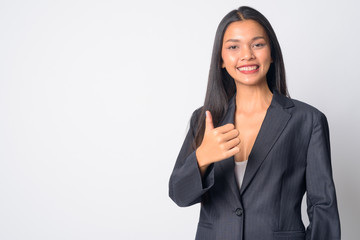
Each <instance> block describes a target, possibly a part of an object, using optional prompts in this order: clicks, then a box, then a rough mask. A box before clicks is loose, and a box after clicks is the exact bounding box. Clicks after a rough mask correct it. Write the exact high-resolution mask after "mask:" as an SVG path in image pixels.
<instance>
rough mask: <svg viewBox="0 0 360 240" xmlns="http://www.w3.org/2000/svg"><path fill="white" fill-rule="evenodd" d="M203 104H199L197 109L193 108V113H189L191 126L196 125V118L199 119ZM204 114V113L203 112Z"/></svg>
mask: <svg viewBox="0 0 360 240" xmlns="http://www.w3.org/2000/svg"><path fill="white" fill-rule="evenodd" d="M203 108H204V107H203V106H201V107H198V108H197V109H195V110H194V111H193V113H192V114H191V119H190V125H191V126H196V125H197V122H198V120H199V118H200V114H201V113H202V111H203ZM204 114H205V113H204Z"/></svg>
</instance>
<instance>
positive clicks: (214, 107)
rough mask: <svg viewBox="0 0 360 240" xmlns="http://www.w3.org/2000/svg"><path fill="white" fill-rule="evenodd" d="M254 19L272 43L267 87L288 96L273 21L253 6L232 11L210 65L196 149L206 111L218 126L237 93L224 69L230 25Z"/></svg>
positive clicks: (221, 27) (224, 21)
mask: <svg viewBox="0 0 360 240" xmlns="http://www.w3.org/2000/svg"><path fill="white" fill-rule="evenodd" d="M250 19H251V20H254V21H256V22H258V23H259V24H260V25H261V26H262V27H263V28H264V29H265V31H266V33H267V35H268V37H269V40H270V49H271V57H272V60H273V62H272V63H271V65H270V68H269V71H268V72H267V74H266V79H267V84H268V86H269V89H270V91H271V92H273V90H277V91H278V92H279V93H280V94H282V95H285V96H288V97H289V93H288V90H287V87H286V79H285V66H284V61H283V56H282V53H281V49H280V45H279V42H278V40H277V37H276V34H275V32H274V30H273V28H272V27H271V25H270V23H269V21H268V20H267V19H266V18H265V16H264V15H262V14H261V13H260V12H258V11H257V10H255V9H253V8H250V7H246V6H243V7H239V8H238V9H235V10H233V11H231V12H229V13H228V14H227V15H226V16H225V17H224V18H223V19H222V20H221V22H220V24H219V26H218V28H217V30H216V35H215V40H214V46H213V52H212V57H211V63H210V71H209V79H208V85H207V90H206V96H205V102H204V105H203V107H202V108H201V112H200V115H199V117H198V121H197V123H196V124H197V131H196V133H195V139H194V146H195V148H196V147H198V146H200V144H201V142H202V139H203V137H204V131H205V111H206V110H209V111H210V112H211V115H212V117H213V123H214V127H217V126H218V124H219V123H220V121H221V120H222V118H223V117H224V115H225V113H226V112H227V106H228V101H229V100H230V98H231V97H232V96H234V94H235V92H236V86H235V82H234V79H233V78H232V77H231V76H230V75H229V74H228V72H227V71H226V69H225V68H222V57H221V51H222V45H223V38H224V34H225V31H226V29H227V27H228V26H229V24H230V23H233V22H236V21H243V20H250Z"/></svg>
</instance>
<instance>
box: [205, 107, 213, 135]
mask: <svg viewBox="0 0 360 240" xmlns="http://www.w3.org/2000/svg"><path fill="white" fill-rule="evenodd" d="M205 114H206V119H205V131H208V130H212V129H214V124H213V121H212V116H211V113H210V111H206V112H205Z"/></svg>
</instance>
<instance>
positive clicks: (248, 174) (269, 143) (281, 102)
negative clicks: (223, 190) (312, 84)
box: [240, 91, 293, 194]
mask: <svg viewBox="0 0 360 240" xmlns="http://www.w3.org/2000/svg"><path fill="white" fill-rule="evenodd" d="M292 106H293V102H292V101H291V100H290V99H288V98H286V97H285V96H282V95H280V94H279V93H278V92H277V91H274V94H273V99H272V101H271V104H270V106H269V108H268V110H267V112H266V115H265V118H264V121H263V123H262V125H261V128H260V131H259V133H258V135H257V137H256V140H255V143H254V145H253V148H252V150H251V152H250V155H249V160H248V163H247V166H246V170H245V175H244V179H243V183H242V185H241V189H240V194H243V193H244V191H245V190H246V188H247V187H248V185H249V184H250V182H251V180H252V179H253V178H254V176H255V175H256V172H257V170H258V169H259V167H260V166H261V164H262V162H263V161H264V160H265V158H266V156H267V155H268V153H269V151H270V150H271V148H272V147H273V145H274V144H275V142H276V141H277V139H278V138H279V136H280V135H281V133H282V131H283V130H284V128H285V126H286V124H287V123H288V121H289V119H290V117H291V114H290V113H289V112H287V111H285V108H289V107H292Z"/></svg>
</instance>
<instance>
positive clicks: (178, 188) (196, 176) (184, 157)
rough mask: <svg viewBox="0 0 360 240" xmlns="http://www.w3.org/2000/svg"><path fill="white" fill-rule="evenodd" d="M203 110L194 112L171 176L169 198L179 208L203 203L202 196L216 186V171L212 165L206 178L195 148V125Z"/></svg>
mask: <svg viewBox="0 0 360 240" xmlns="http://www.w3.org/2000/svg"><path fill="white" fill-rule="evenodd" d="M200 113H201V109H198V110H196V111H194V113H193V114H192V117H191V120H190V128H189V131H188V133H187V135H186V137H185V140H184V143H183V145H182V147H181V150H180V153H179V155H178V157H177V160H176V163H175V167H174V169H173V172H172V174H171V176H170V181H169V196H170V198H171V199H172V200H173V201H174V202H175V203H176V204H177V205H179V206H181V207H185V206H190V205H193V204H195V203H198V202H200V201H201V196H202V195H203V194H204V193H205V192H206V191H207V190H209V189H210V188H211V187H212V185H213V184H214V169H213V165H210V166H209V167H208V169H207V173H206V174H205V175H204V177H202V176H201V172H200V169H199V165H198V161H197V157H196V151H195V150H196V149H195V148H194V146H193V140H194V137H195V123H196V122H197V121H196V120H197V119H198V115H199V114H200Z"/></svg>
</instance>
